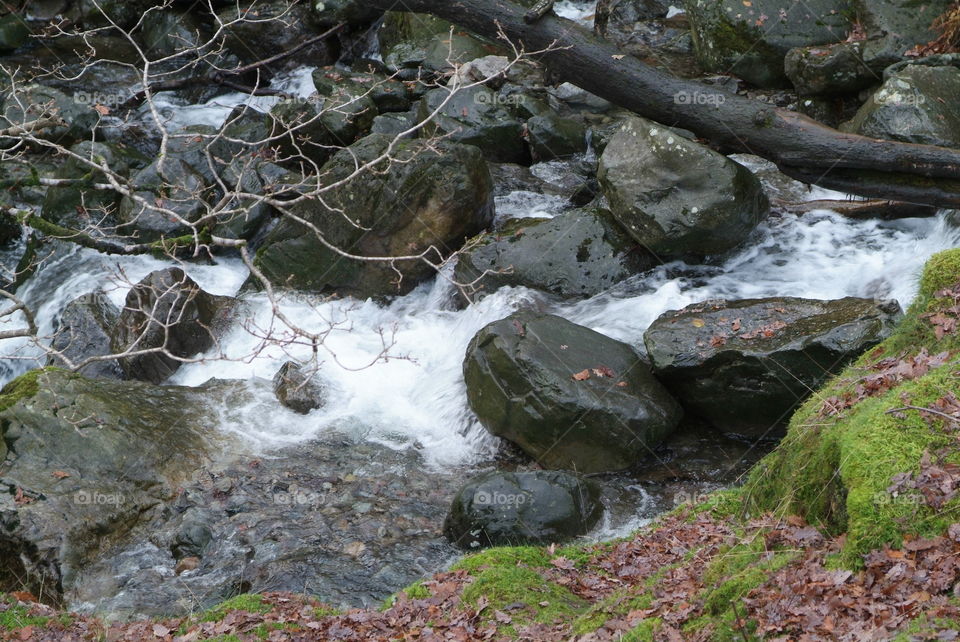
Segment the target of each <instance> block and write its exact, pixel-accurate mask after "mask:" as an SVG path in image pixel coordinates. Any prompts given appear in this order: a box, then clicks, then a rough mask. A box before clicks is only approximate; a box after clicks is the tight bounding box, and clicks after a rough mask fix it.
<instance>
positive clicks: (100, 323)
mask: <svg viewBox="0 0 960 642" xmlns="http://www.w3.org/2000/svg"><path fill="white" fill-rule="evenodd" d="M119 317H120V310H119V309H118V308H117V306H115V305H114V304H113V303H112V302H111V301H110V299H108V298H107V295H106V294H105V293H104V292H102V291H97V292H92V293H90V294H84V295H83V296H81V297H78V298H76V299H74V300H73V301H71V302H70V303H68V304H67V306H66V307H65V308H64V309H63V312H61V313H60V317H59V319H58V320H57V330H56V333H55V335H54V338H53V340H52V341H51V342H50V347H51V348H53V349H54V350H57V351H59V352H60V353H61V354H62V355H63V356H64V357H66V358H67V359H69V360H70V361H71V362H73V363H74V364H76V363H80V362H82V361H83V360H84V359H87V358H89V357H99V356H105V355H108V354H111V353H112V352H113V350H112V346H111V339H110V337H111V335H112V333H113V332H114V330H115V328H116V325H117V320H118V318H119ZM48 365H54V366H64V365H65V362H64V361H63V359H61V358H59V357H51V358H50V359H49V360H48ZM78 372H79V373H80V374H82V375H84V376H86V377H90V378H93V379H123V378H124V377H123V370H122V369H121V368H120V363H119V362H118V361H117V360H116V359H109V360H104V361H92V362H90V363H89V364H87V365H85V366H83V367H82V368H81V369H80V370H78Z"/></svg>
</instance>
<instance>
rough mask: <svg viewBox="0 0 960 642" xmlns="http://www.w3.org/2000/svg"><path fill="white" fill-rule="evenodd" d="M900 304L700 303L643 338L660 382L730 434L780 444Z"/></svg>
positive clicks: (889, 323)
mask: <svg viewBox="0 0 960 642" xmlns="http://www.w3.org/2000/svg"><path fill="white" fill-rule="evenodd" d="M899 316H900V307H899V305H897V303H896V302H885V303H876V302H875V301H873V300H871V299H857V298H853V297H847V298H845V299H839V300H835V301H817V300H811V299H797V298H789V297H783V298H772V299H746V300H741V301H727V302H724V301H720V302H707V303H697V304H693V305H690V306H687V307H686V308H683V309H682V310H675V311H670V312H666V313H665V314H663V315H662V316H660V317H659V318H658V319H657V320H656V321H654V322H653V324H652V325H651V326H650V328H649V329H648V330H647V332H646V333H645V334H644V343H645V344H646V347H647V353H648V355H649V357H650V361H651V364H652V367H653V371H654V372H655V373H656V375H657V377H658V378H659V379H660V380H661V381H663V382H664V385H666V386H667V388H668V389H669V390H670V391H671V392H672V393H673V394H674V395H676V396H677V398H678V399H679V400H680V401H681V403H682V404H683V405H684V407H685V408H686V409H687V410H689V411H690V412H691V413H694V414H696V415H699V416H700V417H702V418H703V419H705V420H707V421H708V422H709V423H711V424H712V425H714V426H716V427H718V428H720V429H721V430H724V431H726V432H733V433H737V434H742V435H746V436H750V437H756V438H762V437H767V438H770V437H773V436H779V435H780V434H781V431H780V429H781V428H782V426H783V425H785V423H786V422H787V421H788V420H789V418H790V413H791V411H792V410H793V409H794V408H795V407H796V406H797V405H798V404H799V403H800V402H802V401H803V400H804V399H805V398H806V397H807V396H808V395H809V394H810V393H811V392H812V391H814V390H816V389H817V388H818V387H819V386H820V384H821V383H823V381H824V380H825V379H826V378H827V377H829V376H830V375H831V374H834V373H836V372H839V371H840V369H842V368H843V367H844V366H845V365H846V364H847V363H849V362H850V361H851V360H853V359H854V358H855V357H857V356H858V355H859V354H860V353H862V352H863V351H864V350H867V349H868V348H870V347H871V346H873V345H875V344H877V343H879V342H880V341H881V340H882V339H884V338H885V337H887V336H888V335H889V334H890V331H891V330H892V328H893V325H894V323H895V321H896V320H897V319H898V318H899Z"/></svg>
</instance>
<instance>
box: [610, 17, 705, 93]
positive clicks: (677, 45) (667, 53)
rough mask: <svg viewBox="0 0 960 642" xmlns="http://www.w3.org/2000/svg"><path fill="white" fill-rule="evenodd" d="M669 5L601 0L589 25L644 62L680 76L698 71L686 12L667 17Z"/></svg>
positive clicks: (690, 74)
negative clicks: (591, 23) (592, 21)
mask: <svg viewBox="0 0 960 642" xmlns="http://www.w3.org/2000/svg"><path fill="white" fill-rule="evenodd" d="M669 5H670V3H669V2H663V1H661V0H601V1H600V2H598V3H597V13H596V18H595V19H594V23H593V28H594V31H596V33H597V35H599V36H601V37H603V38H606V39H607V40H609V41H611V42H613V43H615V44H616V45H617V46H618V47H619V48H620V49H622V50H623V51H625V52H627V53H629V54H630V55H632V56H636V57H637V58H640V59H641V60H643V61H644V62H648V63H650V64H654V65H657V66H660V67H665V68H667V69H669V70H670V71H671V72H673V73H675V74H677V75H680V76H684V77H692V76H696V75H699V74H701V73H702V72H701V70H700V67H699V65H697V63H696V58H695V56H694V51H693V39H692V38H691V37H690V26H689V24H688V23H687V19H686V15H685V14H681V15H679V16H674V17H672V18H667V17H666V16H667V12H668V10H669V8H670V6H669Z"/></svg>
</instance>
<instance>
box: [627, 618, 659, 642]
mask: <svg viewBox="0 0 960 642" xmlns="http://www.w3.org/2000/svg"><path fill="white" fill-rule="evenodd" d="M662 624H663V620H661V619H660V618H658V617H653V618H649V619H646V620H644V621H642V622H641V623H640V624H638V625H637V626H635V627H633V628H632V629H631V630H630V631H628V632H627V633H626V634H624V636H623V637H622V638H620V640H621V641H622V642H653V640H654V639H655V638H654V636H655V635H656V634H657V631H659V630H660V626H661V625H662Z"/></svg>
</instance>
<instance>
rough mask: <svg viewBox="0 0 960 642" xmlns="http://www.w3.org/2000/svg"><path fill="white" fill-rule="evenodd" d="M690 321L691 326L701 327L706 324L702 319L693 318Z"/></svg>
mask: <svg viewBox="0 0 960 642" xmlns="http://www.w3.org/2000/svg"><path fill="white" fill-rule="evenodd" d="M690 323H691V324H692V325H693V327H695V328H702V327H703V326H705V325H706V322H704V320H703V319H693V320H692V321H690Z"/></svg>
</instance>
